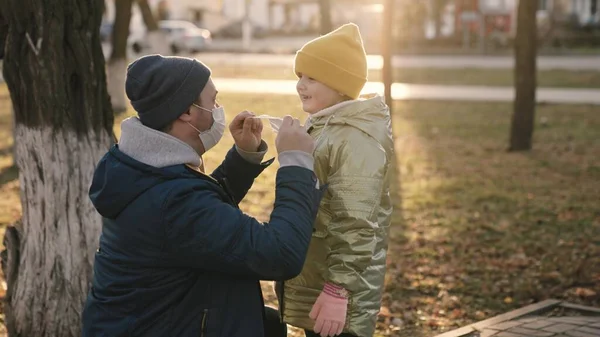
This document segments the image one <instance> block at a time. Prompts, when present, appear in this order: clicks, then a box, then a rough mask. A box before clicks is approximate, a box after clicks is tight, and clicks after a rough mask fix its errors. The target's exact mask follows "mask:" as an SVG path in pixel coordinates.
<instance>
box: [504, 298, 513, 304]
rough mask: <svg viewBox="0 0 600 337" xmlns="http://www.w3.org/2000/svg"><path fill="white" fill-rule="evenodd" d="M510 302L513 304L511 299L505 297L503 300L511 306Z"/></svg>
mask: <svg viewBox="0 0 600 337" xmlns="http://www.w3.org/2000/svg"><path fill="white" fill-rule="evenodd" d="M512 302H513V299H512V297H506V298H504V303H506V304H511V303H512Z"/></svg>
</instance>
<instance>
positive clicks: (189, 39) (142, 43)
mask: <svg viewBox="0 0 600 337" xmlns="http://www.w3.org/2000/svg"><path fill="white" fill-rule="evenodd" d="M158 27H159V28H160V30H162V31H163V32H164V33H165V36H166V37H167V42H168V43H169V47H170V49H171V52H172V53H173V54H177V53H179V52H181V51H183V52H190V53H195V52H199V51H202V50H205V49H206V48H207V47H208V46H209V45H210V44H211V42H212V36H211V33H210V31H209V30H207V29H202V28H198V27H197V26H196V25H195V24H193V23H191V22H189V21H184V20H162V21H159V22H158ZM128 44H129V45H130V46H131V47H132V48H133V50H134V51H135V52H136V53H139V52H141V51H142V50H144V49H146V48H148V47H149V44H148V40H147V39H146V37H145V34H130V36H129V39H128Z"/></svg>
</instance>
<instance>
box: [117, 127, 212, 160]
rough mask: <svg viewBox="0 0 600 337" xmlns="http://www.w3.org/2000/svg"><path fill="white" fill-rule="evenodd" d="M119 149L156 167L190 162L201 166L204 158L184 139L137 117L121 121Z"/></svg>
mask: <svg viewBox="0 0 600 337" xmlns="http://www.w3.org/2000/svg"><path fill="white" fill-rule="evenodd" d="M119 150H121V152H123V153H125V154H126V155H128V156H130V157H131V158H133V159H135V160H137V161H139V162H142V163H144V164H146V165H150V166H154V167H159V168H160V167H167V166H172V165H180V164H189V165H191V166H194V167H199V166H200V164H201V163H202V159H201V158H200V156H199V155H198V153H196V151H195V150H194V149H193V148H192V147H191V146H189V145H188V144H186V143H184V142H183V141H181V140H179V139H177V138H175V137H173V136H171V135H169V134H166V133H164V132H161V131H157V130H154V129H151V128H149V127H147V126H144V125H143V124H142V122H141V121H140V120H139V118H137V117H130V118H127V119H126V120H124V121H123V122H122V123H121V139H120V140H119Z"/></svg>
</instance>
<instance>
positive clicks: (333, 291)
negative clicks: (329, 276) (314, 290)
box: [323, 283, 349, 299]
mask: <svg viewBox="0 0 600 337" xmlns="http://www.w3.org/2000/svg"><path fill="white" fill-rule="evenodd" d="M323 292H324V293H325V294H327V295H329V296H333V297H336V298H340V299H347V298H348V295H349V294H348V291H347V290H346V289H344V287H340V286H338V285H336V284H333V283H325V286H324V287H323Z"/></svg>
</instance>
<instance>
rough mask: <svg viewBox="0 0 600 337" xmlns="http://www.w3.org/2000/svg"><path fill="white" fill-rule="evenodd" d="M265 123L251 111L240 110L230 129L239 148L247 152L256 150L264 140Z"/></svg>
mask: <svg viewBox="0 0 600 337" xmlns="http://www.w3.org/2000/svg"><path fill="white" fill-rule="evenodd" d="M262 129H263V125H262V122H261V121H260V119H257V118H254V114H253V113H252V112H250V111H242V112H240V113H239V114H238V115H237V116H235V118H234V119H233V121H231V124H229V131H230V132H231V136H232V137H233V140H234V141H235V145H237V147H238V148H240V149H242V150H244V151H246V152H256V151H258V147H259V146H260V142H261V140H262Z"/></svg>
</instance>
